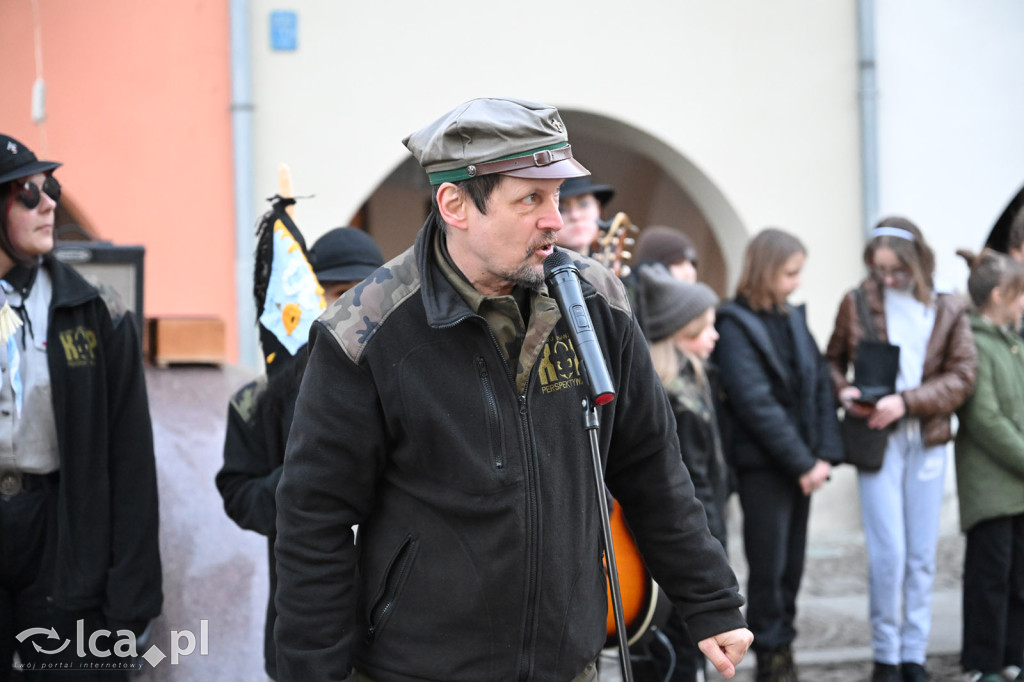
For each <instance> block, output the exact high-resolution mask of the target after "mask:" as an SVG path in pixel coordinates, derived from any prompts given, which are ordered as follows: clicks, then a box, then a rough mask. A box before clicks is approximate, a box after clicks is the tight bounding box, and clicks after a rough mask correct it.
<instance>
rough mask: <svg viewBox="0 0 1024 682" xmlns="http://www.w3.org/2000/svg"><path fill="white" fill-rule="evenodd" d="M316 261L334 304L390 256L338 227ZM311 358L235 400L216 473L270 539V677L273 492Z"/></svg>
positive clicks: (237, 511) (241, 519) (301, 355)
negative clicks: (297, 397) (296, 402)
mask: <svg viewBox="0 0 1024 682" xmlns="http://www.w3.org/2000/svg"><path fill="white" fill-rule="evenodd" d="M309 259H310V261H311V265H312V267H313V274H315V275H316V279H317V281H318V282H319V284H320V286H321V287H322V288H323V291H324V298H325V299H326V300H327V303H328V304H330V303H333V302H334V301H336V300H337V299H338V297H339V296H341V294H342V293H344V292H345V291H348V290H349V289H351V288H352V287H353V286H355V285H356V284H358V283H359V281H360V280H362V279H364V278H365V277H368V276H369V275H371V274H372V273H373V272H374V270H376V269H377V268H379V267H380V266H381V265H383V264H384V256H383V255H381V252H380V248H378V246H377V244H376V243H375V242H374V241H373V238H372V237H370V235H368V234H367V233H366V232H364V231H362V230H360V229H358V228H355V227H337V228H334V229H333V230H330V231H329V232H327V233H325V234H324V235H323V236H321V237H320V238H319V239H318V240H317V241H316V242H315V243H314V244H313V248H312V249H310V252H309ZM307 359H308V356H307V354H306V347H305V346H303V347H302V348H300V349H299V350H298V351H297V352H296V353H295V355H294V358H293V359H292V361H291V364H289V365H287V366H286V367H285V368H284V369H283V371H281V372H279V373H276V374H274V375H273V376H269V375H268V374H263V375H261V376H260V377H258V378H257V379H255V380H254V381H251V382H249V383H248V384H246V385H245V386H243V387H242V388H241V389H239V390H238V391H237V392H236V393H235V394H234V395H233V396H232V397H231V400H230V402H229V403H228V419H227V423H228V426H227V432H226V434H225V437H224V465H223V466H222V467H221V469H220V471H219V472H217V477H216V484H217V490H219V491H220V494H221V497H222V498H223V499H224V511H225V512H226V513H227V515H228V516H229V517H231V519H232V520H233V521H234V522H235V523H237V524H238V525H239V526H240V527H241V528H244V529H246V530H252V531H256V532H257V533H260V534H261V535H265V536H266V537H267V553H268V557H269V561H270V596H269V599H268V601H267V619H266V626H265V629H264V642H263V660H264V668H265V670H266V672H267V675H268V676H269V677H270V679H276V677H277V661H276V659H277V657H276V653H275V651H274V621H275V620H276V617H277V612H276V611H275V609H274V592H275V590H276V589H277V571H276V566H275V563H274V538H275V536H276V533H275V528H274V520H275V515H276V513H277V510H276V507H275V504H274V493H275V491H276V490H277V483H278V480H279V479H280V478H281V463H282V462H283V461H284V451H285V444H286V443H287V440H288V431H289V429H290V428H291V423H292V417H293V414H294V411H295V398H296V396H297V395H298V393H299V384H300V382H301V380H302V374H303V372H304V370H305V368H306V361H307Z"/></svg>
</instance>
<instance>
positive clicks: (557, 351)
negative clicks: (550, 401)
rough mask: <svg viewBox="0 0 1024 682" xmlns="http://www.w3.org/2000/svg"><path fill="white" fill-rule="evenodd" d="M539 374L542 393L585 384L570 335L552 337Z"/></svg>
mask: <svg viewBox="0 0 1024 682" xmlns="http://www.w3.org/2000/svg"><path fill="white" fill-rule="evenodd" d="M538 373H539V374H540V390H541V392H542V393H552V392H554V391H561V390H564V389H566V388H574V387H576V386H579V385H580V384H582V383H583V377H582V376H581V375H580V365H579V360H578V359H577V358H576V349H575V348H573V345H572V340H571V339H570V338H569V335H568V334H559V335H558V336H554V337H551V338H549V339H548V341H547V343H545V344H544V355H543V357H542V358H541V361H540V367H539V368H538Z"/></svg>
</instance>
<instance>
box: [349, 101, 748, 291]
mask: <svg viewBox="0 0 1024 682" xmlns="http://www.w3.org/2000/svg"><path fill="white" fill-rule="evenodd" d="M560 111H561V113H562V118H563V120H564V121H565V123H566V127H568V129H569V131H570V133H569V137H570V140H571V142H572V145H573V154H574V156H576V157H577V158H578V159H579V160H580V161H581V162H582V163H583V164H584V165H585V166H586V167H587V168H589V169H590V171H591V172H592V173H593V177H594V179H595V181H597V182H599V183H602V184H610V185H612V186H614V187H615V190H616V193H615V197H614V198H613V199H612V201H611V202H610V203H609V205H608V206H607V207H606V208H605V211H604V215H603V216H602V217H604V218H606V219H609V218H611V217H612V216H614V215H615V213H616V212H618V211H623V212H625V213H626V214H627V215H628V216H629V218H630V220H631V221H632V222H633V223H634V224H635V225H637V226H638V227H640V228H641V229H642V228H644V227H647V226H650V225H667V226H669V227H673V228H676V229H679V230H681V231H683V232H685V233H686V234H687V235H688V236H689V237H690V238H691V239H692V240H693V242H694V244H695V245H696V247H697V250H698V252H699V254H700V259H701V267H700V273H699V275H700V278H701V279H702V280H703V281H705V282H707V283H708V285H710V286H711V287H712V288H714V289H715V290H716V291H717V292H718V293H719V294H720V295H723V296H725V295H728V294H729V293H730V292H731V286H732V283H733V282H734V281H735V279H736V277H738V275H739V269H740V265H741V264H742V256H743V248H744V246H745V245H746V240H747V236H748V235H747V231H746V229H745V228H744V227H743V225H742V223H741V221H740V219H739V216H738V215H737V214H736V212H735V210H734V209H733V208H732V206H731V205H730V204H729V202H728V201H727V200H726V199H725V197H724V195H723V194H722V193H721V191H719V190H718V188H717V187H716V186H715V185H714V183H712V182H711V180H710V179H708V177H707V176H706V175H705V174H704V173H703V172H702V171H700V169H698V168H697V167H696V166H695V165H694V164H693V163H692V162H690V161H689V160H688V159H686V158H685V157H684V156H683V155H682V154H680V153H679V152H678V151H676V150H675V149H673V148H672V147H670V146H669V145H667V144H666V143H665V142H663V141H661V140H659V139H657V138H655V137H654V136H652V135H650V134H648V133H646V132H644V131H641V130H639V129H637V128H634V127H633V126H630V125H628V124H626V123H623V122H622V121H617V120H614V119H611V118H608V117H605V116H601V115H599V114H594V113H589V112H582V111H575V110H564V109H563V110H560ZM429 207H430V185H429V184H428V183H427V178H426V174H425V173H424V172H423V170H422V169H421V168H420V166H419V164H418V163H416V161H415V159H413V158H412V157H409V158H408V159H406V160H405V161H403V162H402V163H400V164H399V165H398V166H397V167H396V168H395V170H394V171H392V172H391V174H390V175H388V177H387V178H385V179H384V180H383V181H382V182H381V184H380V185H379V186H378V187H377V189H376V190H375V191H374V192H373V194H372V195H371V196H370V198H369V199H368V200H367V202H366V204H364V206H363V207H362V209H361V210H360V211H359V214H358V215H357V216H355V217H354V218H353V220H357V221H360V224H361V225H363V226H365V229H366V230H367V231H368V232H369V233H370V234H371V235H372V236H373V238H374V239H375V240H376V241H377V243H378V244H379V245H380V247H381V250H382V251H383V252H384V254H385V255H386V256H392V255H395V254H397V253H399V252H401V251H402V250H404V249H405V248H407V247H408V246H409V245H410V244H411V243H412V242H413V240H414V238H415V235H416V231H417V230H418V229H419V228H420V226H421V225H422V224H423V221H424V220H425V218H426V216H427V213H428V211H429Z"/></svg>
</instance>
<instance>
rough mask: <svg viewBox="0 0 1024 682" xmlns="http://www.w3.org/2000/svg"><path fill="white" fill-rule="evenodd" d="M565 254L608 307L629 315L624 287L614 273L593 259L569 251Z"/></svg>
mask: <svg viewBox="0 0 1024 682" xmlns="http://www.w3.org/2000/svg"><path fill="white" fill-rule="evenodd" d="M567 253H569V254H570V255H571V256H572V262H573V263H575V264H576V267H577V268H579V271H580V276H581V277H582V278H583V279H585V280H587V281H588V282H590V284H591V285H593V287H594V288H595V289H597V293H598V294H600V295H601V296H602V297H603V298H604V299H605V300H606V301H608V305H610V306H611V307H612V308H617V309H618V310H621V311H622V312H624V313H627V314H629V313H630V311H631V310H632V309H631V307H630V305H629V297H628V296H627V295H626V287H625V285H623V283H622V280H621V279H619V278H618V277H616V276H615V273H614V272H612V271H611V270H609V269H608V268H606V267H605V266H604V265H602V264H601V263H599V262H598V261H596V260H594V259H593V258H589V257H587V256H583V255H581V254H578V253H573V252H571V251H567Z"/></svg>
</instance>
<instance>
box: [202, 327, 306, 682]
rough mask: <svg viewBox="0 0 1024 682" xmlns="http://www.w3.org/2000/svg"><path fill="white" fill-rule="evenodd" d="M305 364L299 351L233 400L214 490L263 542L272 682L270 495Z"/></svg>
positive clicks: (273, 509) (266, 646)
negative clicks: (281, 368) (268, 588)
mask: <svg viewBox="0 0 1024 682" xmlns="http://www.w3.org/2000/svg"><path fill="white" fill-rule="evenodd" d="M306 358H307V356H306V346H303V347H302V348H300V349H299V350H298V351H297V352H296V354H295V357H294V358H293V359H291V360H290V362H289V365H288V367H287V368H286V369H284V370H283V371H281V372H278V373H276V374H275V375H274V376H273V377H272V378H270V379H269V380H268V378H267V375H265V374H264V375H262V376H260V377H259V378H257V379H255V380H253V381H250V382H249V383H248V384H246V385H245V386H243V387H242V388H240V389H239V390H238V391H237V392H236V393H235V394H234V395H233V396H231V400H230V402H229V403H228V417H227V430H226V432H225V434H224V465H223V466H222V467H221V469H220V471H218V472H217V478H216V484H217V490H218V491H219V492H220V494H221V497H222V498H223V499H224V511H225V512H226V513H227V515H228V516H229V517H231V520H233V521H234V522H235V523H237V524H238V525H239V527H241V528H244V529H246V530H252V531H256V532H257V533H259V534H260V535H265V536H267V556H268V560H269V562H270V571H269V574H270V596H269V599H268V601H267V620H266V623H265V625H264V637H263V660H264V668H265V669H266V672H267V675H269V676H270V677H271V678H274V679H276V677H277V662H276V650H275V648H274V622H275V621H276V620H277V611H276V610H275V608H274V592H275V591H276V590H277V563H276V562H275V561H274V538H275V537H276V536H277V533H276V532H275V523H276V516H277V506H276V504H275V503H274V495H275V493H276V492H277V483H278V481H279V480H280V478H281V469H282V464H283V462H284V449H285V444H286V443H287V442H288V431H289V430H290V429H291V425H292V415H293V414H294V412H295V398H296V397H297V396H298V393H299V381H300V380H301V378H302V372H303V370H304V369H305V367H306Z"/></svg>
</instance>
